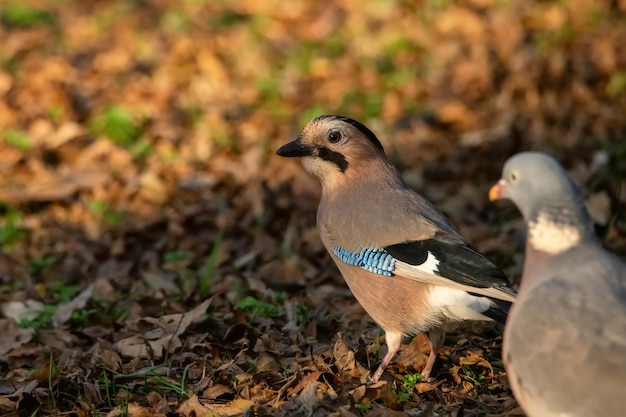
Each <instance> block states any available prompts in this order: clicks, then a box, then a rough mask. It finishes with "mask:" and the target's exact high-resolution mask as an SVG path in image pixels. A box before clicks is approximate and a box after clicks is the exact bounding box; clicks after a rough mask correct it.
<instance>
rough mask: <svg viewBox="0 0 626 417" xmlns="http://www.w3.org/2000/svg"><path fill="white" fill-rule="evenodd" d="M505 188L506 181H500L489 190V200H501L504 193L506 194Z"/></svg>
mask: <svg viewBox="0 0 626 417" xmlns="http://www.w3.org/2000/svg"><path fill="white" fill-rule="evenodd" d="M504 187H506V181H504V180H500V181H498V182H497V183H495V184H494V185H493V187H491V189H490V190H489V200H490V201H495V200H499V199H500V198H501V197H502V193H503V192H504Z"/></svg>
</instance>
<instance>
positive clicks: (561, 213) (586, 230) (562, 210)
mask: <svg viewBox="0 0 626 417" xmlns="http://www.w3.org/2000/svg"><path fill="white" fill-rule="evenodd" d="M571 197H573V198H569V199H568V198H563V197H562V196H558V195H555V196H553V197H549V198H548V199H547V200H546V199H544V200H543V201H541V206H540V208H538V210H536V211H535V212H534V213H533V215H532V216H531V219H530V220H529V222H528V243H529V244H530V245H531V246H532V247H533V248H534V249H535V250H538V251H541V252H546V253H549V254H557V253H561V252H563V251H566V250H568V249H570V248H571V247H574V246H576V245H578V244H580V243H581V242H585V241H587V240H589V239H594V238H595V237H594V231H593V225H592V223H591V220H590V218H589V214H588V213H587V210H586V209H585V206H584V202H583V201H582V197H581V196H580V195H579V194H578V193H577V194H576V195H574V196H571ZM578 200H580V201H578Z"/></svg>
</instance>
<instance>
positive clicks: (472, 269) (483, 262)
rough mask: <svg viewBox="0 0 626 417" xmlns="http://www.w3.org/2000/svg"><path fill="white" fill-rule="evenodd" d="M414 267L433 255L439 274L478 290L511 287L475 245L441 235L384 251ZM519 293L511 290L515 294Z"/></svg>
mask: <svg viewBox="0 0 626 417" xmlns="http://www.w3.org/2000/svg"><path fill="white" fill-rule="evenodd" d="M384 249H385V250H386V251H387V252H388V253H389V254H390V255H391V256H393V257H394V258H396V259H398V260H399V261H402V262H405V263H407V264H410V265H421V264H422V263H424V262H425V261H426V259H427V258H428V253H429V252H430V253H432V254H433V255H434V256H435V257H436V258H437V259H438V260H439V267H438V271H435V273H436V274H437V275H440V276H442V277H444V278H448V279H450V280H453V281H456V282H458V283H460V284H463V285H468V286H471V287H476V288H491V287H505V288H510V284H509V280H508V278H507V276H506V275H505V274H504V272H502V271H501V270H500V269H499V268H498V267H497V266H495V265H494V264H493V262H491V261H490V260H489V259H487V258H486V257H485V256H483V255H482V254H481V253H480V252H478V251H477V250H476V249H474V247H472V245H470V244H469V243H467V242H464V241H462V240H459V239H456V238H453V237H451V236H449V235H445V234H442V233H438V234H436V235H435V236H433V237H432V238H430V239H426V240H418V241H409V242H405V243H399V244H396V245H390V246H386V247H385V248H384ZM514 293H515V291H513V289H511V294H514Z"/></svg>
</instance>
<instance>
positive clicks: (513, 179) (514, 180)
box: [509, 171, 519, 184]
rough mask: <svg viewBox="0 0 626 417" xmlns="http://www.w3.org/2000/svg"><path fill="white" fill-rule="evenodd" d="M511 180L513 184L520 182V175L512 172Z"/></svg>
mask: <svg viewBox="0 0 626 417" xmlns="http://www.w3.org/2000/svg"><path fill="white" fill-rule="evenodd" d="M509 180H510V181H511V183H512V184H515V183H516V182H517V181H519V173H518V172H517V171H511V173H510V174H509Z"/></svg>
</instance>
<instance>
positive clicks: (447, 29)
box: [0, 0, 626, 415]
mask: <svg viewBox="0 0 626 417" xmlns="http://www.w3.org/2000/svg"><path fill="white" fill-rule="evenodd" d="M625 39H626V1H624V0H614V1H608V0H569V1H567V0H561V1H547V0H544V1H524V0H517V1H500V0H458V1H453V0H432V1H425V0H422V1H417V0H405V1H400V0H398V1H393V0H373V1H367V2H364V1H357V0H344V1H338V0H330V1H326V2H311V1H304V0H294V1H290V2H285V1H278V0H267V1H262V2H261V1H256V0H238V1H237V0H179V1H172V0H134V1H131V0H128V1H125V0H95V1H88V2H84V1H78V0H55V1H53V0H48V1H44V0H19V1H14V0H0V201H1V208H0V305H1V307H2V314H3V317H2V318H0V326H1V327H2V329H3V331H5V332H7V334H12V335H15V338H14V341H12V342H6V343H4V344H3V343H0V352H1V353H2V355H0V356H1V358H0V374H2V375H5V376H6V378H5V381H4V382H2V383H0V394H1V395H3V396H4V397H3V398H4V399H6V400H2V401H0V407H5V408H6V410H5V409H4V408H3V409H2V411H3V412H4V411H6V412H15V413H18V412H20V413H24V412H26V413H28V412H30V413H32V412H37V413H41V414H42V415H43V414H48V413H50V414H54V413H60V412H69V410H72V411H71V412H74V413H76V414H77V415H97V414H98V413H102V415H106V414H107V413H112V414H111V415H118V414H115V413H118V412H119V413H122V414H125V415H141V414H139V413H141V412H147V413H148V414H146V415H157V414H155V413H157V412H160V413H163V414H164V415H165V414H167V413H168V412H170V411H171V410H178V412H179V413H181V414H182V415H188V414H189V413H190V411H189V409H184V408H178V407H179V406H180V407H182V406H183V405H186V406H189V407H191V406H193V405H194V404H195V403H194V402H193V401H192V400H195V401H196V402H197V399H198V398H200V399H201V400H202V401H201V402H202V404H201V403H200V402H198V404H196V405H197V407H205V408H199V410H201V411H202V412H205V411H206V409H207V408H206V407H207V405H206V404H207V403H212V404H213V403H219V404H222V405H223V406H224V407H231V408H230V409H229V410H230V411H228V410H226V409H220V410H218V411H215V412H217V413H218V414H222V415H231V414H228V412H231V413H237V412H240V411H241V410H243V409H246V407H248V408H249V406H250V404H252V403H254V404H255V406H258V407H261V408H260V409H259V410H260V411H257V412H258V413H260V414H262V413H264V412H267V413H271V414H276V415H280V414H281V413H282V415H297V414H298V413H305V414H303V415H306V413H307V412H309V411H310V413H313V414H315V415H326V414H327V413H330V411H329V410H339V411H335V412H336V413H344V414H337V415H349V414H346V413H352V414H354V415H365V414H367V413H370V414H371V413H375V412H380V410H383V411H385V410H386V411H385V412H389V413H391V411H390V410H391V409H395V410H405V411H407V410H412V409H413V410H415V409H419V410H421V412H427V411H428V410H431V409H429V408H428V407H431V408H432V407H434V408H432V410H439V411H437V412H438V413H439V414H438V415H457V414H454V413H458V412H459V411H458V410H459V408H463V407H464V408H465V409H466V411H465V413H466V414H464V415H485V413H492V414H500V413H506V412H510V411H511V410H515V407H514V402H513V401H512V399H511V397H510V392H509V391H508V390H507V386H506V378H505V377H504V372H503V370H502V366H501V364H499V358H498V355H497V352H496V353H493V352H491V349H498V348H499V347H498V346H499V338H498V336H497V332H495V333H493V334H491V336H490V337H486V338H481V337H478V336H476V335H475V334H473V333H471V334H472V336H468V335H467V334H466V333H460V334H459V335H457V336H456V339H455V344H453V345H454V348H452V350H451V351H450V352H448V353H447V354H446V360H447V364H444V365H443V369H442V370H441V375H442V376H441V378H440V382H441V381H442V382H441V384H438V385H436V386H430V385H429V386H426V385H424V384H422V385H420V384H416V382H415V378H413V377H411V375H413V374H411V373H410V372H409V373H408V374H407V373H406V372H405V371H406V369H409V370H413V371H412V372H415V371H416V370H417V371H418V370H419V367H418V366H417V365H416V363H417V362H415V359H414V358H413V359H411V360H409V359H406V358H405V359H406V360H405V361H404V362H402V360H399V365H397V366H399V367H400V368H396V370H397V371H398V372H400V373H399V374H395V375H399V376H397V378H395V379H394V380H392V381H391V382H390V384H389V387H392V388H389V389H387V388H384V387H382V388H380V387H379V388H377V389H375V390H373V391H371V390H370V391H367V392H366V391H365V388H363V389H361V388H360V387H362V385H360V383H359V377H358V375H360V374H359V372H361V371H363V372H364V371H365V368H367V367H368V366H371V364H368V360H374V361H375V360H376V358H375V356H372V352H377V349H378V344H377V342H375V341H374V340H375V339H377V336H378V330H377V329H376V326H375V325H374V324H373V323H372V322H371V320H369V319H368V318H367V317H366V316H364V314H363V312H362V311H361V310H360V307H359V306H358V305H356V304H355V302H354V300H352V299H351V297H350V295H349V293H348V292H347V290H346V288H345V286H344V285H343V283H342V281H341V278H340V277H339V276H338V273H337V272H336V270H335V269H334V266H332V265H331V263H330V262H329V260H328V258H327V257H326V255H325V252H324V250H323V248H322V246H321V244H320V242H319V239H318V237H317V234H316V231H315V227H314V218H315V214H314V213H315V207H316V204H317V198H318V193H319V186H318V184H317V182H316V181H315V180H314V179H312V178H310V177H308V176H307V175H306V174H305V173H304V172H303V171H302V169H301V168H300V167H299V166H298V164H297V163H296V162H294V161H287V160H281V159H280V158H278V157H276V156H275V155H274V151H275V149H276V148H277V147H278V146H279V145H281V144H283V143H285V142H287V141H288V140H290V139H291V138H293V137H294V136H295V135H296V134H297V133H298V131H299V129H300V128H301V127H302V126H303V125H304V124H305V123H306V122H307V121H308V120H309V119H310V118H312V117H314V116H317V115H319V114H325V113H333V114H342V115H345V116H349V117H352V118H355V119H358V120H360V121H361V122H363V123H365V124H367V125H368V126H369V127H370V128H372V129H373V130H374V131H375V132H376V133H377V135H378V136H379V137H380V139H381V141H382V142H383V144H384V146H385V148H386V149H387V152H388V154H389V155H390V156H391V158H392V159H393V161H394V162H395V163H396V164H397V165H398V166H399V167H400V168H401V171H402V173H403V175H404V176H405V179H406V180H407V182H408V183H409V184H411V185H412V186H413V187H415V188H416V189H417V190H418V191H420V192H422V193H423V194H424V195H426V196H427V197H428V198H429V199H431V200H432V201H434V202H435V203H436V204H438V205H439V206H440V207H441V208H442V209H443V210H444V211H445V212H446V214H448V215H449V216H450V217H451V219H452V220H453V222H454V223H455V224H456V225H457V226H459V228H460V230H461V232H462V233H463V234H464V235H466V236H467V237H468V238H469V239H470V240H471V241H472V242H473V243H474V244H476V246H478V247H479V249H481V250H483V251H485V252H486V253H487V254H488V255H490V256H491V257H493V259H494V260H496V261H497V262H498V263H499V264H500V265H502V266H503V267H504V268H505V270H506V271H507V272H509V273H510V274H511V277H512V280H513V281H516V279H517V278H518V277H519V275H520V268H521V260H522V252H523V225H522V224H521V222H520V220H519V216H518V215H517V214H516V211H515V210H514V209H513V208H512V206H510V205H508V206H506V205H503V206H502V207H497V206H493V205H490V204H489V203H488V202H487V198H486V192H487V189H488V187H489V186H490V185H491V184H492V183H493V182H495V181H496V180H497V179H498V178H499V173H500V169H501V166H502V164H503V162H504V160H505V159H506V158H507V157H508V156H510V155H511V154H513V153H516V152H519V151H522V150H529V149H534V150H542V151H546V152H549V153H551V154H553V155H554V156H555V157H557V158H558V159H559V160H561V161H562V162H563V163H564V165H565V166H566V167H567V168H568V169H569V170H570V172H571V173H572V176H573V177H574V179H575V180H576V181H577V182H578V183H579V184H581V185H582V186H583V189H584V192H585V195H586V196H587V203H588V205H589V208H590V211H591V213H592V217H593V219H594V221H595V222H596V225H597V228H598V233H600V234H601V236H602V237H603V239H604V241H605V244H606V245H607V246H608V247H609V248H611V249H613V250H615V251H616V252H617V253H619V254H621V255H625V254H626V215H625V211H626V210H625V206H626V203H625V201H626V188H625V185H624V178H626V117H625V116H624V115H625V114H626V42H624V40H625ZM81 295H82V297H81ZM209 296H212V297H213V299H212V303H211V307H210V308H209V312H208V313H204V312H203V313H202V314H200V313H198V314H199V315H198V314H195V313H194V314H192V315H191V316H190V315H189V314H191V312H192V311H195V310H191V309H192V307H194V306H197V305H198V304H199V303H200V302H201V301H202V300H204V299H206V298H207V297H209ZM60 311H65V313H61V312H60ZM67 311H69V313H67ZM166 314H178V315H179V316H180V317H183V316H184V317H188V318H189V317H194V318H193V320H192V319H191V318H189V320H191V321H190V322H189V323H190V324H189V328H188V329H187V328H185V329H183V330H186V332H185V333H181V334H177V331H174V330H172V329H170V328H168V327H167V326H165V325H162V327H163V326H165V327H164V328H166V329H169V331H165V336H163V335H161V337H162V338H164V339H163V340H165V339H167V340H169V341H171V340H172V339H173V338H176V339H180V341H181V344H180V345H176V346H171V345H169V344H167V343H165V342H164V343H165V344H163V343H162V344H161V345H163V346H161V345H158V347H157V345H154V344H152V345H151V346H152V348H153V349H156V350H158V349H162V352H161V354H156V353H155V352H147V351H142V350H137V349H135V347H136V345H142V344H144V343H148V342H147V341H148V340H150V341H153V340H154V339H151V338H150V337H152V336H153V335H152V336H150V337H149V336H146V329H145V327H142V326H138V325H137V323H144V324H145V320H144V319H145V318H146V317H151V318H154V317H162V316H163V315H166ZM185 314H187V316H185ZM177 317H178V316H177ZM142 320H144V321H142ZM151 323H152V322H151ZM191 323H193V325H191ZM152 324H153V325H154V323H152ZM289 326H291V327H289ZM285 328H287V329H288V330H289V331H291V332H293V334H292V333H290V334H289V335H285V331H284V329H285ZM281 329H282V330H281ZM338 331H341V332H343V335H344V337H345V338H347V340H346V343H347V346H348V347H349V348H350V349H353V350H355V351H356V352H357V356H356V363H357V364H358V366H357V365H355V368H354V369H352V368H351V370H349V371H346V368H345V367H339V366H338V365H337V364H336V363H335V362H336V360H337V357H336V356H333V354H332V352H336V351H337V349H339V348H342V349H343V348H345V346H343V345H342V343H343V339H342V338H337V332H338ZM288 333H289V332H288ZM233 334H236V335H238V337H234V336H233ZM294 334H295V335H297V337H296V336H294ZM363 335H365V336H364V337H363ZM166 336H167V337H166ZM263 336H265V337H266V339H267V340H265V341H264V345H263V346H259V343H258V341H259V340H260V339H261V338H262V337H263ZM242 340H243V341H242ZM124 341H125V342H124ZM131 342H133V343H135V344H133V343H131ZM255 342H256V343H255ZM168 343H169V342H168ZM129 344H131V345H132V346H133V349H130V348H129ZM337 344H340V346H339V347H337ZM244 345H245V346H246V348H245V349H244V348H243V347H242V346H244ZM277 345H280V346H281V347H280V349H279V348H278V347H277ZM414 345H419V340H418V341H417V342H416V341H414V343H413V345H412V346H413V347H415V346H414ZM420 346H421V345H420ZM253 347H254V349H253ZM333 347H334V350H333ZM281 349H282V350H281ZM350 349H348V348H346V351H350ZM307 350H310V351H311V352H312V353H311V355H310V357H309V359H310V363H309V362H306V361H305V360H304V359H302V358H303V353H302V352H303V351H307ZM339 350H341V349H339ZM329 352H331V353H329ZM425 352H426V353H427V352H428V350H427V348H426V351H425ZM477 352H478V353H477ZM489 352H491V353H489ZM157 353H158V352H157ZM368 355H369V356H368ZM455 355H456V356H455ZM472 355H474V356H472ZM304 356H306V355H304ZM422 356H423V355H422ZM484 357H486V358H487V359H486V360H485V361H484V362H481V360H482V359H481V360H479V359H476V358H484ZM268 358H270V359H271V361H269V365H268V360H269V359H268ZM316 358H317V359H319V358H322V359H319V360H320V361H322V362H323V363H326V364H327V367H328V369H326V368H324V367H323V366H322V365H320V363H321V362H316V360H317V359H316ZM468 358H469V359H468ZM411 361H413V362H411ZM463 361H465V364H463V363H464V362H463ZM259 362H261V365H262V366H261V365H259ZM485 363H486V364H487V365H489V364H490V363H491V364H492V365H494V367H495V368H493V369H489V366H486V365H485ZM481 364H482V365H481ZM470 365H471V366H474V368H471V369H470V368H468V367H469V366H470ZM149 366H152V367H154V368H150V369H149V370H148V371H146V369H147V368H146V367H149ZM333 366H334V367H333ZM359 366H360V368H359ZM414 368H415V369H414ZM209 369H210V371H209ZM355 369H357V370H358V372H357V371H355ZM392 369H393V368H392ZM139 371H141V372H139ZM322 371H323V372H324V373H325V374H324V375H327V374H330V375H333V378H334V379H332V378H330V377H328V375H327V376H326V377H323V376H320V375H322ZM315 372H320V374H319V375H318V374H316V373H315ZM346 372H348V376H346ZM355 372H356V374H355ZM402 374H404V377H403V376H402ZM121 375H124V378H126V379H124V378H122V377H121ZM312 375H313V376H316V375H317V378H313V376H312ZM115 376H117V377H118V380H117V382H115V378H113V379H112V377H115ZM307 378H309V379H307ZM355 378H356V379H355ZM407 378H408V379H407ZM309 380H310V381H316V382H315V383H316V384H317V385H316V387H317V388H316V389H317V391H316V392H317V394H316V395H313V396H311V394H310V393H308V394H307V395H306V396H305V395H304V394H305V393H306V391H305V390H304V389H303V388H302V387H300V388H299V389H297V388H298V386H299V385H297V384H298V383H300V384H301V383H302V381H309ZM120 381H122V382H120ZM129 381H130V382H129ZM310 381H309V382H310ZM494 381H496V382H497V383H494ZM468 384H469V385H468ZM103 387H104V388H103ZM155 387H156V388H155ZM420 387H421V388H420ZM105 388H106V389H105ZM423 392H428V394H424V393H423ZM153 393H154V394H153ZM314 394H315V392H314ZM418 394H419V395H418ZM0 400H1V399H0ZM239 400H245V401H249V402H245V403H241V402H237V401H239ZM181 404H182V405H181ZM224 404H225V405H224ZM350 404H351V405H352V406H349V405H350ZM343 406H349V407H347V408H342V407H343ZM263 407H265V408H263ZM424 407H426V408H424ZM348 409H349V411H348ZM55 410H56V411H55ZM146 410H148V411H146ZM168 410H169V411H168ZM225 410H226V411H225ZM263 410H265V411H263ZM268 410H269V411H268ZM377 410H378V411H377ZM424 410H426V411H424ZM432 410H431V412H434V411H432ZM196 411H197V410H196ZM210 411H211V412H213V411H214V410H210ZM398 412H401V411H398ZM81 413H82V414H81ZM133 413H134V414H133ZM316 413H318V414H316ZM15 415H17V414H15ZM19 415H27V414H19ZM119 415H121V414H119ZM232 415H236V414H232ZM372 415H374V414H372ZM399 415H403V414H399ZM423 415H428V414H423Z"/></svg>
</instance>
